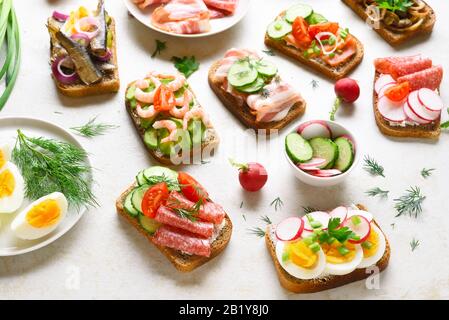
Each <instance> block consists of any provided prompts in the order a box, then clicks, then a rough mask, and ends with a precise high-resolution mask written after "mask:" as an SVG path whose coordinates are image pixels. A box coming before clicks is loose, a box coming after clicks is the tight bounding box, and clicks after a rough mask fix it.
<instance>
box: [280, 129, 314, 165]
mask: <svg viewBox="0 0 449 320" xmlns="http://www.w3.org/2000/svg"><path fill="white" fill-rule="evenodd" d="M285 148H286V150H287V154H288V156H289V157H290V159H292V161H293V162H295V163H298V162H301V163H302V162H307V161H309V160H310V159H312V156H313V150H312V147H311V146H310V143H309V142H308V141H307V140H305V139H304V138H303V137H301V135H300V134H298V133H296V132H293V133H290V134H289V135H288V136H287V137H286V138H285Z"/></svg>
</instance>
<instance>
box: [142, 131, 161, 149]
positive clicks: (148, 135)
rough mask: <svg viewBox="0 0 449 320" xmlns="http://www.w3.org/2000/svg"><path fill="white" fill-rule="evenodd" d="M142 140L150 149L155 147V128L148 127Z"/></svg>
mask: <svg viewBox="0 0 449 320" xmlns="http://www.w3.org/2000/svg"><path fill="white" fill-rule="evenodd" d="M143 141H144V142H145V145H146V146H147V147H148V148H150V149H151V150H156V149H157V145H158V143H157V130H156V129H154V128H150V129H148V130H147V131H145V134H144V136H143Z"/></svg>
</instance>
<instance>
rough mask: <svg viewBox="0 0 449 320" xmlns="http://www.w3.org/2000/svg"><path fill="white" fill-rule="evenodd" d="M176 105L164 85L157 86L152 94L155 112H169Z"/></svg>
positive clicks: (172, 95)
mask: <svg viewBox="0 0 449 320" xmlns="http://www.w3.org/2000/svg"><path fill="white" fill-rule="evenodd" d="M175 104H176V100H175V95H174V93H173V91H171V90H170V89H169V88H167V87H166V86H164V85H161V86H159V88H157V89H156V92H155V94H154V109H155V110H156V111H169V110H170V109H172V108H173V107H174V106H175Z"/></svg>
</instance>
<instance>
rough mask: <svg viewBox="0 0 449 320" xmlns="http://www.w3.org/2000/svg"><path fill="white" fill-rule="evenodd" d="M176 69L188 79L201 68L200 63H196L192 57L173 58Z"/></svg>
mask: <svg viewBox="0 0 449 320" xmlns="http://www.w3.org/2000/svg"><path fill="white" fill-rule="evenodd" d="M172 61H173V62H174V64H175V68H176V69H178V71H179V72H181V73H183V74H184V75H185V76H186V78H188V77H190V76H191V75H192V74H193V73H194V72H195V71H197V70H198V69H199V68H200V63H199V62H197V61H196V58H195V57H194V56H191V57H182V58H180V57H172Z"/></svg>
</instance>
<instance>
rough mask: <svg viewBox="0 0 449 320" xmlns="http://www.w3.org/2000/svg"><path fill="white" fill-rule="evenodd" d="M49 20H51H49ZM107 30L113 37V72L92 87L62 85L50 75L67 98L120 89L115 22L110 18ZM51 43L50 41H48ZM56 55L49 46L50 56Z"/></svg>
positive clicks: (82, 84)
mask: <svg viewBox="0 0 449 320" xmlns="http://www.w3.org/2000/svg"><path fill="white" fill-rule="evenodd" d="M49 19H51V18H49ZM109 29H110V30H111V32H112V35H113V45H112V48H111V51H112V61H111V63H112V64H113V65H115V67H116V68H115V70H114V72H111V73H110V74H106V75H105V76H104V78H103V79H102V80H101V81H100V82H99V83H96V84H93V85H85V84H84V83H82V82H79V83H75V84H71V85H68V84H63V83H60V82H59V81H57V80H56V79H55V77H54V76H53V75H52V77H53V79H54V81H55V84H56V87H57V88H58V90H59V91H60V92H61V93H62V94H63V95H65V96H67V97H72V98H80V97H87V96H93V95H100V94H105V93H114V92H117V91H118V90H119V89H120V78H119V72H118V64H117V39H116V32H115V20H114V18H112V17H111V24H110V25H109ZM50 42H51V41H50ZM55 53H56V49H55V47H54V46H53V45H52V44H51V45H50V54H51V56H53V55H54V54H55Z"/></svg>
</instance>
